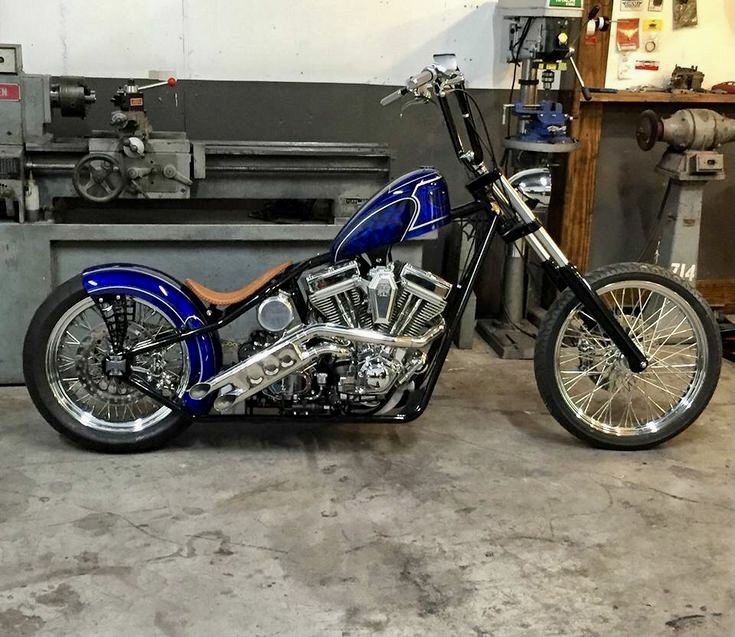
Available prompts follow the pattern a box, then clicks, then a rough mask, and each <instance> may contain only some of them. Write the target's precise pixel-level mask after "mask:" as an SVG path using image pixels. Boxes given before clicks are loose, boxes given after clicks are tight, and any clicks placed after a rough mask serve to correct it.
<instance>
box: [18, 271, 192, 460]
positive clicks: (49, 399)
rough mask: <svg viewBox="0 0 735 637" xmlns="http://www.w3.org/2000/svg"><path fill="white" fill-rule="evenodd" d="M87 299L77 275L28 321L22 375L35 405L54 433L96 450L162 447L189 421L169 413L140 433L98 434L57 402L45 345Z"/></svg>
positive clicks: (123, 451)
mask: <svg viewBox="0 0 735 637" xmlns="http://www.w3.org/2000/svg"><path fill="white" fill-rule="evenodd" d="M86 296H87V292H86V291H85V289H84V287H83V285H82V277H81V276H76V277H74V278H73V279H70V280H69V281H67V282H66V283H63V284H62V285H60V286H59V287H57V288H56V289H55V290H54V291H53V292H51V294H50V295H49V297H48V298H47V299H46V300H45V301H44V302H43V304H42V305H41V306H40V307H39V308H38V310H36V313H35V314H34V315H33V318H32V319H31V323H30V326H29V327H28V332H27V333H26V338H25V342H24V345H23V375H24V377H25V381H26V386H27V388H28V393H29V394H30V396H31V399H32V400H33V403H34V405H35V406H36V408H37V409H38V411H39V412H40V413H41V415H42V416H43V417H44V418H45V419H46V421H47V422H48V423H49V424H50V425H51V426H52V427H53V428H54V429H56V431H58V432H59V433H60V434H62V435H63V436H65V437H66V438H68V439H69V440H72V441H73V442H75V443H77V444H79V445H82V446H84V447H87V448H89V449H93V450H95V451H103V452H108V453H131V452H140V451H148V450H150V449H154V448H157V447H160V446H162V445H164V444H165V443H166V442H168V441H169V440H171V439H172V438H173V437H174V436H177V435H178V434H179V433H181V432H182V431H183V430H184V429H186V427H187V426H188V425H189V424H190V422H191V421H190V420H189V419H188V418H186V417H184V416H182V415H180V414H177V413H174V412H171V413H170V414H169V415H168V416H166V417H165V418H163V419H162V420H160V421H159V422H157V423H155V424H152V425H151V426H150V427H149V428H146V429H143V430H142V431H139V432H119V433H118V432H109V431H100V430H98V429H93V428H91V427H88V426H86V425H84V424H82V423H80V422H79V421H78V420H76V419H75V418H74V417H73V416H72V415H71V414H69V413H68V412H67V411H65V410H64V408H63V407H61V405H59V403H58V402H57V401H56V399H55V397H54V395H53V392H52V390H51V386H50V384H49V380H48V378H47V374H46V355H45V354H46V347H47V343H48V340H49V338H50V336H51V333H52V331H53V329H54V327H55V325H56V324H57V322H58V321H59V320H60V319H61V318H62V316H63V315H64V314H65V313H66V312H67V310H69V309H70V308H71V307H73V306H74V305H75V304H77V303H79V302H80V301H81V300H82V299H84V298H85V297H86Z"/></svg>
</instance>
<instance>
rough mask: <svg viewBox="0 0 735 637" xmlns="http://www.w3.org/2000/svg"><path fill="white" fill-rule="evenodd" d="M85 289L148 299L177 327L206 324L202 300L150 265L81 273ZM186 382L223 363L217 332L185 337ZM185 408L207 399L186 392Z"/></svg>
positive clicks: (203, 406) (205, 404)
mask: <svg viewBox="0 0 735 637" xmlns="http://www.w3.org/2000/svg"><path fill="white" fill-rule="evenodd" d="M82 282H83V285H84V289H85V290H86V291H87V294H89V295H90V296H91V297H94V296H95V295H108V294H126V295H128V296H132V297H135V298H139V299H142V300H144V301H147V302H148V303H150V304H151V305H152V306H154V307H155V308H156V309H158V310H159V311H160V312H161V313H162V314H163V315H164V316H166V318H168V319H169V320H170V321H171V322H172V323H173V324H174V326H175V327H176V328H177V329H195V328H197V327H201V326H202V325H204V324H205V323H206V321H205V320H204V312H205V308H204V306H203V305H202V303H201V301H199V299H197V298H196V297H195V296H194V294H193V293H192V292H191V291H190V290H188V289H187V288H186V287H185V286H184V285H183V284H182V283H180V282H179V281H177V280H176V279H174V278H173V277H170V276H169V275H167V274H165V273H164V272H160V271H158V270H155V269H153V268H148V267H144V266H139V265H132V264H127V263H109V264H105V265H99V266H95V267H93V268H89V269H87V270H84V272H82ZM185 345H186V348H187V351H188V354H189V365H190V373H189V384H188V386H189V387H190V386H191V385H193V384H194V383H200V382H203V381H205V380H208V379H209V378H211V377H212V376H214V374H216V373H217V372H218V371H219V370H220V368H221V366H222V348H221V345H220V342H219V336H218V335H217V333H216V332H210V333H208V334H200V335H199V336H196V337H193V338H188V339H186V341H185ZM182 402H183V405H184V407H185V408H186V409H187V410H188V411H190V412H192V413H195V414H201V413H205V412H207V411H209V407H210V404H211V400H210V399H204V400H194V399H192V398H191V397H190V396H189V394H188V392H187V393H185V394H184V396H183V399H182Z"/></svg>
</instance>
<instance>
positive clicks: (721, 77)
mask: <svg viewBox="0 0 735 637" xmlns="http://www.w3.org/2000/svg"><path fill="white" fill-rule="evenodd" d="M647 6H648V0H644V2H643V8H644V10H643V11H623V10H622V9H621V5H620V3H619V2H615V3H614V5H613V16H612V17H613V20H615V21H617V20H618V19H619V18H640V19H641V20H643V19H645V18H659V19H662V20H663V30H662V32H661V34H660V36H659V39H658V40H657V42H656V47H657V49H656V51H655V52H654V53H646V52H645V50H644V49H643V42H644V38H643V34H642V33H641V48H640V49H639V50H638V51H633V52H632V54H631V55H632V58H633V59H645V60H658V61H659V62H660V67H659V70H658V71H642V70H633V71H631V76H630V79H628V80H619V79H617V78H618V60H619V58H620V54H619V53H618V50H617V47H616V43H615V36H616V33H617V22H613V25H612V27H611V32H610V54H609V56H608V63H607V76H606V85H607V86H609V87H612V88H630V87H632V86H640V85H642V84H652V85H655V86H664V85H665V84H666V83H667V82H668V79H669V78H670V77H671V72H672V71H673V70H674V67H675V66H676V65H677V64H678V65H679V66H692V65H694V66H698V67H699V70H700V71H702V72H703V73H704V75H705V78H704V86H705V88H710V87H711V86H712V85H713V84H719V83H720V82H725V81H727V80H732V79H735V2H733V0H699V2H698V3H697V17H698V24H697V26H694V27H687V28H684V29H677V30H674V28H673V22H674V21H673V13H672V0H665V2H664V8H663V11H646V10H645V9H646V8H647Z"/></svg>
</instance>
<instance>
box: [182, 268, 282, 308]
mask: <svg viewBox="0 0 735 637" xmlns="http://www.w3.org/2000/svg"><path fill="white" fill-rule="evenodd" d="M290 265H291V262H290V261H288V262H286V263H281V265H277V266H276V267H275V268H271V269H270V270H268V271H267V272H263V274H261V275H260V276H259V277H258V278H257V279H254V280H253V281H251V282H250V283H248V284H247V285H246V286H245V287H242V288H240V289H239V290H232V292H217V291H216V290H210V289H209V288H208V287H206V286H205V285H202V284H201V283H197V282H196V281H194V279H186V281H184V283H185V284H186V286H187V287H188V288H189V289H190V290H191V291H192V292H194V294H196V295H197V296H198V297H199V298H200V299H201V300H202V301H204V302H205V303H209V304H210V305H219V306H227V305H233V304H234V303H239V302H240V301H244V300H245V299H247V298H249V297H251V296H253V294H256V293H257V292H259V291H260V290H261V289H262V288H263V287H264V286H265V285H266V284H267V283H268V282H270V281H271V280H272V279H275V278H276V277H277V276H278V275H279V274H281V273H282V272H283V271H285V270H286V268H288V267H289V266H290Z"/></svg>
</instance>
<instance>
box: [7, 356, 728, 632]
mask: <svg viewBox="0 0 735 637" xmlns="http://www.w3.org/2000/svg"><path fill="white" fill-rule="evenodd" d="M734 370H735V367H734V366H733V365H732V364H730V363H727V364H726V365H725V369H724V373H723V378H722V382H721V383H720V387H719V389H718V392H717V395H716V397H715V399H714V401H713V403H712V405H711V406H710V407H709V408H708V410H707V411H706V413H705V415H704V416H703V417H702V418H701V419H700V420H699V422H698V423H696V424H695V425H694V426H693V427H691V428H690V429H689V431H687V432H686V433H685V434H683V435H682V436H680V437H679V438H678V439H676V440H674V441H673V442H671V443H669V444H667V445H666V446H664V447H662V448H660V449H657V450H653V451H648V452H638V453H615V452H605V451H599V450H595V449H591V448H588V447H586V446H584V445H582V444H581V443H578V442H577V441H576V440H575V439H573V438H572V437H570V436H569V435H568V434H567V433H566V432H565V431H564V430H563V429H561V427H559V426H558V425H557V424H556V423H555V422H554V421H553V420H552V419H551V417H550V416H549V415H548V414H547V413H546V411H545V409H544V407H543V404H542V402H541V399H540V398H539V396H538V394H537V391H536V389H535V386H534V382H533V374H532V368H531V364H530V363H529V362H509V361H499V360H497V359H494V358H492V356H491V355H490V354H489V353H488V352H487V351H486V350H485V348H484V346H483V345H482V344H479V343H478V344H477V345H476V347H475V349H474V350H473V351H472V352H458V351H453V352H452V353H451V357H450V359H449V360H448V362H447V365H446V367H445V371H444V373H443V374H442V378H441V382H440V384H439V387H438V389H437V392H436V395H435V397H434V401H433V404H432V405H431V406H430V408H429V410H428V412H427V413H426V415H425V416H424V417H422V418H421V419H420V420H419V421H417V422H416V423H414V424H411V425H406V426H402V427H393V426H360V427H358V426H347V427H330V428H326V429H319V430H309V429H303V428H302V429H300V430H294V429H290V430H280V431H254V430H253V429H249V428H248V427H246V426H243V425H219V424H218V425H216V426H212V425H197V426H194V427H192V428H191V429H190V430H189V431H188V432H187V433H186V434H185V435H184V436H183V437H182V438H181V439H179V440H178V441H177V442H176V443H175V444H174V445H173V446H171V447H169V448H167V449H165V450H162V451H157V452H154V453H148V454H144V455H135V456H107V455H99V454H94V453H90V452H86V451H82V450H80V449H77V448H75V447H73V446H71V445H69V444H67V443H65V442H64V441H63V440H62V439H61V438H60V437H59V436H58V435H57V434H56V433H55V432H54V431H53V430H52V429H51V428H50V427H48V426H46V425H45V424H44V423H43V422H42V420H41V418H40V416H38V414H37V413H36V412H35V411H34V410H33V408H32V406H31V403H30V401H29V399H28V397H27V394H26V392H25V390H24V389H22V388H3V389H0V413H2V416H1V418H0V432H1V433H2V435H1V436H0V463H2V464H1V466H0V635H3V636H13V637H16V636H27V635H53V636H55V637H58V636H63V635H69V636H74V637H83V636H87V635H90V636H95V637H101V636H105V635H135V636H136V637H138V636H145V635H168V636H209V635H212V636H214V635H216V636H217V637H226V636H230V635H296V636H305V635H327V636H332V635H336V636H340V635H368V634H370V635H372V634H385V635H478V636H480V635H502V636H515V635H590V636H591V635H713V636H714V635H717V636H721V635H731V634H733V579H734V578H733V574H734V569H733V488H732V486H733V480H732V478H733V469H732V455H733V435H732V424H733V422H735V406H734V402H735V399H734V397H733V380H734V379H735V373H734Z"/></svg>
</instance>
